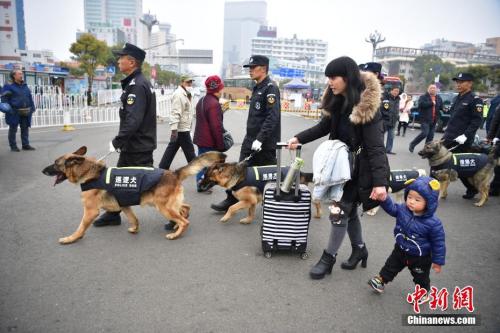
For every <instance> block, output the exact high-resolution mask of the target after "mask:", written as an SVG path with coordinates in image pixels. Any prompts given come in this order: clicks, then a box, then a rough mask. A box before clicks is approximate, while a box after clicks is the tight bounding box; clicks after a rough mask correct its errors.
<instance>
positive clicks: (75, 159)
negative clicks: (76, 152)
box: [64, 148, 86, 168]
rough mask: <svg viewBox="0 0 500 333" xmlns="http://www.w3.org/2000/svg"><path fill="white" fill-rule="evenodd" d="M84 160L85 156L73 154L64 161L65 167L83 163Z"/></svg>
mask: <svg viewBox="0 0 500 333" xmlns="http://www.w3.org/2000/svg"><path fill="white" fill-rule="evenodd" d="M85 149H86V148H85ZM83 161H85V157H83V156H71V157H69V158H67V159H66V161H64V167H66V168H70V167H72V166H74V165H79V164H82V163H83Z"/></svg>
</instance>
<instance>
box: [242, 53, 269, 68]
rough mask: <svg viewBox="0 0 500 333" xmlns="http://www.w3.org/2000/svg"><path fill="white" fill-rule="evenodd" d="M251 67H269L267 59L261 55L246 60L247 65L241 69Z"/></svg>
mask: <svg viewBox="0 0 500 333" xmlns="http://www.w3.org/2000/svg"><path fill="white" fill-rule="evenodd" d="M253 66H269V58H268V57H266V56H262V55H253V56H251V57H250V59H249V60H248V64H245V65H243V67H253Z"/></svg>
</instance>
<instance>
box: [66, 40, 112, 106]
mask: <svg viewBox="0 0 500 333" xmlns="http://www.w3.org/2000/svg"><path fill="white" fill-rule="evenodd" d="M69 50H70V52H71V53H73V54H74V55H75V56H73V57H72V59H73V60H76V61H78V62H79V63H80V69H81V70H82V72H83V73H85V74H87V80H88V88H87V105H90V104H91V102H92V84H93V82H94V76H95V71H96V69H97V67H98V66H99V65H106V60H107V59H108V55H109V53H108V52H109V50H108V47H107V45H106V43H105V42H102V41H100V40H98V39H96V38H95V37H94V36H93V35H91V34H82V35H81V36H80V38H79V39H78V40H77V41H76V42H75V43H73V44H71V47H70V49H69Z"/></svg>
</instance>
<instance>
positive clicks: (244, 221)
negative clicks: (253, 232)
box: [240, 217, 253, 224]
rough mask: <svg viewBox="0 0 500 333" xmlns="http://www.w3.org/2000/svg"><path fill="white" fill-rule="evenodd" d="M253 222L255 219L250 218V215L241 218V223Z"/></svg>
mask: <svg viewBox="0 0 500 333" xmlns="http://www.w3.org/2000/svg"><path fill="white" fill-rule="evenodd" d="M252 222H253V219H250V218H248V217H245V218H244V219H241V220H240V223H241V224H250V223H252Z"/></svg>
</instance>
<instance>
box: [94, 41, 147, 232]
mask: <svg viewBox="0 0 500 333" xmlns="http://www.w3.org/2000/svg"><path fill="white" fill-rule="evenodd" d="M115 55H117V56H119V59H118V67H119V68H120V71H121V72H122V73H124V74H126V75H127V77H126V78H125V79H123V80H122V81H121V84H122V89H123V93H122V95H121V97H120V100H121V103H122V106H121V107H120V111H119V112H120V128H119V131H118V135H117V136H115V138H114V139H113V140H112V141H111V142H110V143H109V149H110V152H113V151H119V152H120V157H119V158H118V163H117V166H118V167H126V166H147V167H152V166H153V151H154V150H155V149H156V96H155V93H154V90H153V87H152V86H151V83H150V82H149V81H148V80H147V79H146V78H145V77H144V75H143V74H142V72H141V66H142V63H143V61H144V58H145V57H146V52H144V50H142V49H140V48H138V47H137V46H135V45H132V44H129V43H126V44H125V46H124V47H123V49H122V50H121V51H119V52H116V53H115ZM119 224H121V218H120V212H106V213H104V214H103V215H101V216H100V217H99V218H98V219H97V220H96V221H95V222H94V226H96V227H101V226H106V225H119Z"/></svg>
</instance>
